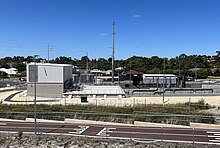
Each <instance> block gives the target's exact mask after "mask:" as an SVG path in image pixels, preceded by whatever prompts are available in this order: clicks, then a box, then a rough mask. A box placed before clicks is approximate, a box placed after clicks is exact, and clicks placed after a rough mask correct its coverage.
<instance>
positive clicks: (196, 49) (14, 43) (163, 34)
mask: <svg viewBox="0 0 220 148" xmlns="http://www.w3.org/2000/svg"><path fill="white" fill-rule="evenodd" d="M219 6H220V1H219V0H0V19H1V21H0V57H5V56H18V55H19V56H28V55H34V54H39V55H40V57H42V58H47V45H48V43H50V44H51V45H53V51H51V52H50V57H51V58H55V57H57V56H68V57H69V56H70V57H72V58H78V59H79V58H81V56H84V55H86V52H88V53H89V57H90V58H99V57H104V58H109V57H110V56H111V46H112V39H111V36H110V34H111V30H112V28H111V27H112V21H113V20H114V21H115V33H116V34H115V49H116V53H115V57H116V59H126V58H128V57H131V56H133V55H136V56H147V57H151V56H159V57H168V58H171V57H175V56H178V55H180V54H181V53H185V54H187V55H191V54H200V55H213V54H215V51H216V50H219V49H220V9H219Z"/></svg>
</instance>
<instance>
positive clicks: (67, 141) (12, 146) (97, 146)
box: [0, 133, 220, 148]
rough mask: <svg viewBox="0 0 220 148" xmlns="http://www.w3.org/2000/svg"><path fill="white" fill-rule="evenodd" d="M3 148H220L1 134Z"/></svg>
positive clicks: (182, 144) (0, 139) (0, 142)
mask: <svg viewBox="0 0 220 148" xmlns="http://www.w3.org/2000/svg"><path fill="white" fill-rule="evenodd" d="M0 147H1V148H18V147H19V148H30V147H31V148H160V147H163V148H198V147H199V148H219V147H220V146H218V145H202V144H185V143H165V142H156V143H150V144H146V143H139V142H134V141H131V140H112V139H93V138H82V137H72V136H51V135H38V136H34V135H22V133H20V134H0Z"/></svg>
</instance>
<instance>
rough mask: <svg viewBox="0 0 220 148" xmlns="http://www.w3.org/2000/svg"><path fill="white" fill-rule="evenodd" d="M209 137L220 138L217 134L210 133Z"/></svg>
mask: <svg viewBox="0 0 220 148" xmlns="http://www.w3.org/2000/svg"><path fill="white" fill-rule="evenodd" d="M208 137H212V138H220V136H215V135H208Z"/></svg>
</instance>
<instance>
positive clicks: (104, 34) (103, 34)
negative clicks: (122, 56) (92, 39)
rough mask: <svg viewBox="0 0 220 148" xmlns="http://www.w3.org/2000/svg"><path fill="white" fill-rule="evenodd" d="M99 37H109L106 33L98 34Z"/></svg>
mask: <svg viewBox="0 0 220 148" xmlns="http://www.w3.org/2000/svg"><path fill="white" fill-rule="evenodd" d="M99 36H109V34H107V33H100V34H99Z"/></svg>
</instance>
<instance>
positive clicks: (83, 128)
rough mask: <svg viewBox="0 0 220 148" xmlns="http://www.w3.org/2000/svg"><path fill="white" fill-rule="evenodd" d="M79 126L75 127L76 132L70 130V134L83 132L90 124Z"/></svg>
mask: <svg viewBox="0 0 220 148" xmlns="http://www.w3.org/2000/svg"><path fill="white" fill-rule="evenodd" d="M78 127H79V128H74V130H75V131H76V132H69V133H70V134H79V135H80V134H82V133H83V132H84V131H85V130H87V129H88V128H89V126H78Z"/></svg>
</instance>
